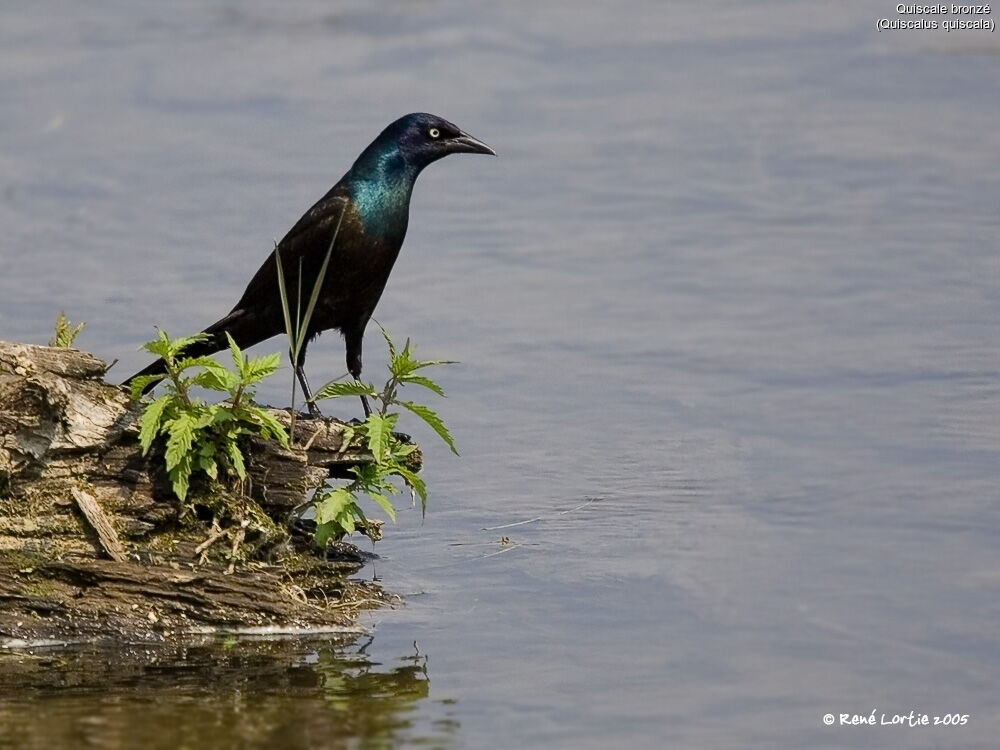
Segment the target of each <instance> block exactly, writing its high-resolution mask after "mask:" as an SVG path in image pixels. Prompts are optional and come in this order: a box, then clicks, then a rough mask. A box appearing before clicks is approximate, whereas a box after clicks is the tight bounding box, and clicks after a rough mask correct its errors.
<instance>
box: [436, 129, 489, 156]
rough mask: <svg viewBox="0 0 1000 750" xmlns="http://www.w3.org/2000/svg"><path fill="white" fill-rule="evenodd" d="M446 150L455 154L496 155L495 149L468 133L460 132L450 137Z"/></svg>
mask: <svg viewBox="0 0 1000 750" xmlns="http://www.w3.org/2000/svg"><path fill="white" fill-rule="evenodd" d="M448 150H449V151H451V152H452V153H455V154H490V155H492V156H496V155H497V152H496V151H494V150H493V149H491V148H490V147H489V146H487V145H486V144H485V143H483V142H482V141H481V140H479V139H478V138H473V137H472V136H471V135H469V134H468V133H460V134H459V135H458V136H457V137H456V138H452V139H451V140H450V141H449V142H448Z"/></svg>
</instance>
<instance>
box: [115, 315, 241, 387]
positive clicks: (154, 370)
mask: <svg viewBox="0 0 1000 750" xmlns="http://www.w3.org/2000/svg"><path fill="white" fill-rule="evenodd" d="M245 317H246V316H245V315H244V313H243V311H242V310H234V311H233V312H231V313H229V315H227V316H226V317H224V318H223V319H222V320H217V321H216V322H215V323H213V324H212V325H210V326H209V327H208V328H206V329H205V330H204V331H202V333H203V334H205V335H206V336H208V338H207V339H205V340H204V341H196V342H195V343H193V344H191V345H190V346H188V347H187V348H186V349H184V356H185V357H204V356H206V355H208V354H215V353H216V352H219V351H222V350H223V349H225V348H226V347H227V346H229V340H228V339H227V338H226V332H227V331H228V332H229V333H230V334H231V335H232V337H233V338H234V339H235V340H236V343H237V344H239V345H240V346H241V347H242V346H250V345H251V344H248V343H245V336H242V335H241V333H242V330H241V329H243V328H245V327H246V326H244V325H242V324H243V323H244V322H245V320H244V318H245ZM251 343H257V342H256V341H254V342H251ZM165 372H166V367H165V363H164V361H163V360H162V359H158V360H156V361H155V362H153V363H152V364H150V365H147V366H146V367H144V368H142V369H141V370H139V372H137V373H135V375H133V376H132V377H130V378H128V380H126V381H125V382H123V383H122V385H124V386H130V385H131V384H132V381H133V380H135V379H136V378H141V377H143V376H146V375H162V374H164V373H165ZM158 382H159V381H155V382H153V383H149V384H148V385H146V387H145V388H143V389H142V392H143V393H144V394H145V393H149V392H150V391H151V390H153V388H155V387H156V385H157V383H158Z"/></svg>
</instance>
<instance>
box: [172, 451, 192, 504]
mask: <svg viewBox="0 0 1000 750" xmlns="http://www.w3.org/2000/svg"><path fill="white" fill-rule="evenodd" d="M167 474H168V475H169V476H170V481H171V484H172V486H173V489H174V494H175V495H177V497H178V498H179V499H180V500H184V498H186V497H187V493H188V488H189V487H190V480H191V456H190V455H188V454H185V455H183V456H182V457H181V460H180V461H179V462H178V463H177V465H176V466H174V468H172V469H170V470H169V471H168V472H167Z"/></svg>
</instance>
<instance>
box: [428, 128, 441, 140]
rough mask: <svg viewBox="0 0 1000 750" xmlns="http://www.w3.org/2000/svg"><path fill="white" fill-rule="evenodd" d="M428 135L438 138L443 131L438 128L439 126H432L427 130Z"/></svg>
mask: <svg viewBox="0 0 1000 750" xmlns="http://www.w3.org/2000/svg"><path fill="white" fill-rule="evenodd" d="M427 135H429V136H430V137H431V138H437V137H439V136H440V135H441V131H440V130H438V129H437V128H431V129H430V130H428V131H427Z"/></svg>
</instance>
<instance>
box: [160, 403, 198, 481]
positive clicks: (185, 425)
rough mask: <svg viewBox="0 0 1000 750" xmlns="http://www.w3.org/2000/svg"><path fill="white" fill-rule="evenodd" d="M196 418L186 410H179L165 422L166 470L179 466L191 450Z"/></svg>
mask: <svg viewBox="0 0 1000 750" xmlns="http://www.w3.org/2000/svg"><path fill="white" fill-rule="evenodd" d="M196 422H197V420H196V419H195V418H194V417H193V416H191V414H189V413H187V412H181V413H180V414H178V415H177V416H176V417H175V418H174V419H173V420H172V421H171V422H169V423H168V424H167V451H166V460H167V471H171V470H172V469H173V468H174V467H176V466H180V464H181V462H182V461H184V460H185V459H186V458H187V457H188V454H189V453H190V451H191V445H192V443H193V442H194V431H195V424H196Z"/></svg>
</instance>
